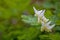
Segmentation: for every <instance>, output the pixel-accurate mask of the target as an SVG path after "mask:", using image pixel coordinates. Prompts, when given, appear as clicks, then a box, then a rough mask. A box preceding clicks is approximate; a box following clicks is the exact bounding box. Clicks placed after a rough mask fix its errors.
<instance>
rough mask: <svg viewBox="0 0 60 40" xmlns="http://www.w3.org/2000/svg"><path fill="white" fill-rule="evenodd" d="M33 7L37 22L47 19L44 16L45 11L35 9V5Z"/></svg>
mask: <svg viewBox="0 0 60 40" xmlns="http://www.w3.org/2000/svg"><path fill="white" fill-rule="evenodd" d="M33 9H34V12H35V16H37V17H38V23H39V22H40V20H43V21H44V22H47V21H48V20H49V19H47V18H46V17H45V16H44V13H45V10H40V11H39V10H36V8H35V7H33Z"/></svg>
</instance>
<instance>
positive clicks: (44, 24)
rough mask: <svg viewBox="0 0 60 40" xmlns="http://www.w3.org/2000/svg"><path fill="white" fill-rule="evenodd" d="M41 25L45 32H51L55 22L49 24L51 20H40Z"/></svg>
mask: <svg viewBox="0 0 60 40" xmlns="http://www.w3.org/2000/svg"><path fill="white" fill-rule="evenodd" d="M41 23H42V26H41V31H47V32H51V31H52V28H53V27H54V26H55V24H53V25H50V24H51V21H49V22H46V23H44V22H43V21H41Z"/></svg>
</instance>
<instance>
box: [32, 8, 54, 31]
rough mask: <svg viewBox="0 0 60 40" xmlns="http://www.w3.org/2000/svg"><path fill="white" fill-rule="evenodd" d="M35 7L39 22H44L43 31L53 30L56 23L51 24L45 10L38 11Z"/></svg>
mask: <svg viewBox="0 0 60 40" xmlns="http://www.w3.org/2000/svg"><path fill="white" fill-rule="evenodd" d="M33 9H34V12H35V16H37V17H38V23H41V24H42V26H41V31H47V32H51V31H52V28H53V27H54V26H55V24H53V25H50V24H51V21H49V19H47V18H46V17H45V16H44V13H45V10H40V11H38V10H36V9H35V7H33Z"/></svg>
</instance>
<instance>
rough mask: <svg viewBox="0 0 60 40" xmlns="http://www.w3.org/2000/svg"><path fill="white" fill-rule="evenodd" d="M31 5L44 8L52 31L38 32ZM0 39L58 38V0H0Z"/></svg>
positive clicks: (59, 28) (53, 39) (40, 8)
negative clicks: (52, 25) (51, 25)
mask: <svg viewBox="0 0 60 40" xmlns="http://www.w3.org/2000/svg"><path fill="white" fill-rule="evenodd" d="M33 6H34V7H35V8H36V9H37V10H42V9H45V10H46V12H45V16H46V18H48V19H50V20H51V21H52V23H51V24H56V25H55V27H54V28H53V32H51V33H45V32H43V33H41V32H40V27H41V24H38V23H37V17H35V16H34V14H35V13H34V10H33ZM0 40H60V0H0Z"/></svg>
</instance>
